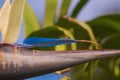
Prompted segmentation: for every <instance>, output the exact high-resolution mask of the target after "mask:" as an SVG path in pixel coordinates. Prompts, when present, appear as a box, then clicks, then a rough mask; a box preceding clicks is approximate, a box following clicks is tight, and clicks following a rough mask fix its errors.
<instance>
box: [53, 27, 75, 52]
mask: <svg viewBox="0 0 120 80" xmlns="http://www.w3.org/2000/svg"><path fill="white" fill-rule="evenodd" d="M56 27H57V28H58V29H59V30H60V31H62V32H63V33H64V35H65V37H66V38H70V39H75V38H74V36H73V34H72V33H71V32H70V31H69V30H67V29H65V28H62V27H59V26H56ZM68 47H71V50H76V48H77V46H76V43H72V44H70V45H68ZM55 50H56V51H64V50H67V45H58V46H56V47H55Z"/></svg>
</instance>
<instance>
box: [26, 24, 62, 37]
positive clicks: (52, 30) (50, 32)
mask: <svg viewBox="0 0 120 80" xmlns="http://www.w3.org/2000/svg"><path fill="white" fill-rule="evenodd" d="M60 36H64V35H63V32H62V31H60V30H59V29H58V28H57V27H54V26H52V27H47V28H44V29H41V30H37V31H34V32H32V33H31V34H30V35H29V36H28V37H46V38H59V37H60Z"/></svg>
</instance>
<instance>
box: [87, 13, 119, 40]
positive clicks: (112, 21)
mask: <svg viewBox="0 0 120 80" xmlns="http://www.w3.org/2000/svg"><path fill="white" fill-rule="evenodd" d="M119 18H120V15H108V16H103V17H100V18H97V19H94V20H92V21H89V22H87V23H88V24H89V25H90V26H91V28H92V29H93V32H94V34H95V36H96V38H97V39H98V40H99V42H100V41H101V40H102V39H103V38H105V37H107V36H109V35H112V34H114V33H116V32H119V31H120V27H119V26H120V19H119Z"/></svg>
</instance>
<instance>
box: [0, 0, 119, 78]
mask: <svg viewBox="0 0 120 80" xmlns="http://www.w3.org/2000/svg"><path fill="white" fill-rule="evenodd" d="M9 2H10V0H6V2H5V4H4V6H3V8H2V9H3V10H2V9H1V10H0V11H1V12H0V13H1V14H2V16H0V18H1V19H0V29H1V31H2V36H3V38H2V42H7V43H13V42H15V41H16V40H17V38H18V34H19V33H20V25H21V24H20V23H21V22H22V16H23V7H24V3H25V7H24V24H25V38H30V37H47V38H69V39H77V40H91V41H94V42H99V43H100V45H101V46H102V48H103V49H119V48H120V43H119V41H120V36H119V35H120V32H119V31H120V28H119V25H120V23H119V18H120V15H119V14H114V15H106V16H102V17H99V18H96V19H94V20H91V21H88V22H82V21H78V20H77V19H75V18H76V16H77V15H78V13H79V12H80V11H81V10H82V8H83V7H84V6H85V5H86V3H88V2H89V0H80V1H79V3H78V4H77V5H76V7H75V8H74V10H73V11H72V13H71V16H70V17H68V16H67V12H68V9H69V6H70V3H71V0H63V2H62V6H61V10H60V13H59V15H57V16H55V15H56V9H57V0H54V1H53V0H46V9H45V15H44V21H43V23H40V22H39V21H38V19H37V17H36V15H35V13H34V11H33V10H32V8H31V7H30V5H29V4H28V3H27V2H25V0H13V1H12V3H9ZM11 4H12V6H11ZM6 7H9V8H6ZM18 8H19V9H18ZM4 13H6V14H4ZM6 15H7V16H6ZM16 17H18V19H19V20H16ZM56 17H57V18H58V20H57V21H56ZM6 23H7V24H6ZM2 26H5V28H2ZM13 28H16V29H17V30H16V31H14V34H13V31H12V30H13ZM83 34H84V35H83ZM11 36H12V38H11ZM34 49H38V50H55V51H64V50H79V49H99V47H98V46H97V47H96V46H95V45H94V44H88V43H77V44H76V43H73V44H69V45H59V46H56V47H49V48H34ZM70 72H71V75H70V76H68V77H63V78H62V79H61V80H64V79H65V80H70V79H75V80H83V79H84V80H101V79H103V80H113V79H114V80H119V79H120V58H119V57H114V58H108V59H103V60H97V61H93V62H89V63H84V64H80V65H78V66H76V67H73V68H72V69H71V70H70Z"/></svg>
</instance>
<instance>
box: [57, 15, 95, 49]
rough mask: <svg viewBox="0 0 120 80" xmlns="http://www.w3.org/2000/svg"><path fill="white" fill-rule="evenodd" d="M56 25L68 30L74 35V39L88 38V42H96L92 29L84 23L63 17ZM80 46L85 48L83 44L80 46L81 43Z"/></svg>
mask: <svg viewBox="0 0 120 80" xmlns="http://www.w3.org/2000/svg"><path fill="white" fill-rule="evenodd" d="M56 25H58V26H61V27H63V28H65V29H67V30H70V31H71V33H72V34H73V35H74V37H75V39H89V38H90V40H92V41H96V39H95V37H94V34H93V32H92V29H91V28H90V26H88V25H87V24H86V23H84V22H81V21H78V20H76V19H74V18H67V17H65V16H64V17H61V18H60V19H59V21H58V22H57V23H56ZM83 35H84V36H83ZM78 44H79V43H78ZM80 44H81V46H82V47H83V46H85V44H84V45H82V43H80ZM79 47H80V45H79Z"/></svg>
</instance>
